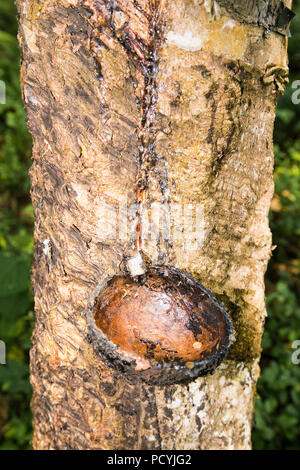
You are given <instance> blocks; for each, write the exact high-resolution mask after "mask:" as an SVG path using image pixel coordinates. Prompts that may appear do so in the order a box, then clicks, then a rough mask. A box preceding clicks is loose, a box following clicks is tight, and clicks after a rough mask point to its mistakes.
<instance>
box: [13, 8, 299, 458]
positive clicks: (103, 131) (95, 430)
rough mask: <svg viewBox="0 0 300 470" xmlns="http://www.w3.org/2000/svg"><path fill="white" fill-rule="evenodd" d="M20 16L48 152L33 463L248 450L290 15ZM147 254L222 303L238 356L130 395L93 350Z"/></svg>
mask: <svg viewBox="0 0 300 470" xmlns="http://www.w3.org/2000/svg"><path fill="white" fill-rule="evenodd" d="M17 4H18V8H19V16H20V28H19V40H20V45H21V50H22V67H21V82H22V87H23V94H24V102H25V106H26V109H27V117H28V125H29V129H30V131H31V133H32V135H33V138H34V147H33V159H34V163H33V166H32V168H31V171H30V175H31V183H32V201H33V204H34V208H35V216H36V223H35V235H34V237H35V260H34V266H33V274H32V279H33V286H34V294H35V310H36V326H35V331H34V334H33V338H32V350H31V382H32V385H33V390H34V395H33V400H32V409H33V412H34V439H33V443H34V447H35V448H36V449H248V448H250V447H251V423H252V414H253V404H254V398H255V384H256V380H257V378H258V375H259V367H258V362H259V357H260V351H261V347H260V342H261V335H262V330H263V323H264V318H265V302H264V273H265V270H266V265H267V261H268V258H269V256H270V254H271V234H270V230H269V227H268V210H269V206H270V201H271V198H272V194H273V179H272V172H273V151H272V132H273V121H274V111H275V105H276V100H277V97H278V94H279V93H280V92H281V91H282V90H283V86H284V83H285V81H286V77H287V54H286V47H287V36H286V33H287V24H288V21H289V19H290V18H291V14H290V12H289V10H288V8H287V7H290V2H285V4H283V3H282V2H276V1H273V2H269V1H265V2H263V1H260V2H244V1H241V2H230V1H228V2H227V1H217V2H213V1H198V0H194V1H192V0H173V1H164V0H160V1H159V0H116V1H109V0H99V1H96V0H86V1H79V0H59V1H54V0H44V1H43V2H41V1H37V0H17ZM155 203H156V204H157V205H158V207H163V208H165V209H166V213H167V218H168V217H169V219H168V220H169V222H168V223H167V224H166V225H165V226H164V227H167V229H168V230H167V232H168V233H167V234H166V233H164V231H163V230H161V225H159V224H157V225H155V223H154V228H153V227H152V235H153V234H154V236H152V237H149V233H147V230H146V229H145V220H146V219H145V217H144V215H145V214H143V213H142V212H143V211H144V212H145V211H146V212H147V211H148V210H150V209H151V208H153V207H154V206H155ZM153 205H154V206H153ZM182 207H184V210H186V211H187V212H186V213H185V218H184V219H183V216H182V213H181V208H182ZM132 208H133V209H132ZM186 208H187V209H186ZM198 209H199V211H200V212H199V213H200V214H201V215H202V216H203V217H202V216H201V217H200V220H201V226H199V225H197V224H196V229H195V230H194V229H193V224H194V225H195V223H196V222H195V220H196V215H197V210H198ZM189 210H191V212H188V211H189ZM188 214H189V215H188ZM195 214H196V215H195ZM189 217H190V218H189ZM186 220H190V223H188V224H186V225H184V221H186ZM197 220H198V219H197ZM141 221H143V225H144V227H141ZM128 224H129V225H128ZM127 226H128V227H127ZM136 247H137V249H138V250H140V253H142V254H143V257H144V260H145V262H146V264H147V263H148V264H151V265H156V266H169V267H174V268H176V269H178V270H181V271H182V272H186V273H188V274H189V275H191V276H193V278H194V279H196V280H197V281H200V282H201V283H202V284H203V285H204V286H205V287H207V288H209V289H211V291H212V292H213V294H214V295H215V296H216V297H217V298H218V300H219V302H223V303H224V306H225V309H226V310H227V312H228V314H229V316H230V318H231V321H232V323H233V327H234V330H235V341H234V343H233V345H232V346H231V348H230V352H229V355H228V356H227V358H226V360H225V361H224V362H223V363H222V364H221V365H220V366H219V367H218V368H217V370H216V371H215V373H214V374H212V375H206V376H204V377H198V378H196V379H194V380H190V381H185V382H183V383H181V382H180V383H176V381H175V383H172V384H167V385H166V384H156V383H151V381H150V382H147V381H144V380H139V379H138V378H137V379H133V380H128V378H127V377H126V373H122V372H120V370H118V369H116V368H115V367H114V365H113V364H112V365H110V364H109V363H108V362H107V361H106V360H105V357H103V354H102V353H101V354H100V352H99V350H98V349H97V347H95V341H96V340H95V338H94V336H93V334H92V333H93V332H92V331H91V326H90V324H89V322H88V315H89V314H90V305H91V304H92V302H93V299H94V298H95V296H96V295H97V294H98V292H99V289H100V286H101V285H102V283H103V282H104V281H105V280H106V279H107V278H109V277H111V276H114V275H116V274H118V273H120V272H122V271H123V270H124V263H125V262H126V259H128V257H129V258H130V257H131V256H134V255H135V253H136V251H135V250H136ZM124 260H125V261H124Z"/></svg>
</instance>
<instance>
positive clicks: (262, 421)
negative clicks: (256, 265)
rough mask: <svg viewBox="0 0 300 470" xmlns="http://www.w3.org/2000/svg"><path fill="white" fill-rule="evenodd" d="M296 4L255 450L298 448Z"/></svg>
mask: <svg viewBox="0 0 300 470" xmlns="http://www.w3.org/2000/svg"><path fill="white" fill-rule="evenodd" d="M299 3H300V2H294V8H293V9H294V11H296V13H297V14H298V16H296V18H295V19H294V20H293V24H292V28H291V29H292V37H291V38H290V40H289V58H290V83H289V86H288V87H287V89H286V92H285V94H284V96H282V97H281V98H280V100H279V104H278V108H277V120H276V123H275V131H274V140H275V197H274V199H273V202H272V206H271V209H272V210H271V213H270V224H271V229H272V233H273V244H274V245H276V246H277V248H276V249H275V250H274V252H273V256H272V259H271V262H270V264H269V269H268V272H267V275H266V288H267V311H268V319H267V321H266V327H265V333H264V336H263V341H262V347H263V355H262V360H261V367H262V374H261V378H260V379H259V382H258V387H257V392H258V396H259V398H258V399H257V401H256V407H255V425H254V429H253V447H254V448H255V449H277V450H278V449H283V450H288V449H297V450H299V449H300V364H299V365H295V364H293V363H292V353H293V352H294V350H293V349H292V343H293V341H295V340H300V305H299V294H300V280H299V273H300V244H299V235H300V165H299V163H300V104H298V105H296V104H293V103H292V99H291V98H292V93H293V92H294V91H295V89H293V88H292V84H293V82H294V80H299V79H300V50H299V43H300V5H299Z"/></svg>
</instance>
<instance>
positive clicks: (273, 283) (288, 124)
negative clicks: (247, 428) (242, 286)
mask: <svg viewBox="0 0 300 470" xmlns="http://www.w3.org/2000/svg"><path fill="white" fill-rule="evenodd" d="M294 5H295V6H294V10H296V11H297V12H298V16H299V17H298V18H296V19H295V20H294V22H293V27H292V32H293V36H292V38H291V40H290V46H289V52H290V68H291V76H290V85H289V86H288V87H287V90H286V93H285V94H284V96H283V97H282V98H281V99H280V102H279V106H278V112H277V122H276V126H275V142H276V145H275V162H276V167H275V184H276V195H275V198H274V200H273V203H272V211H271V216H270V223H271V228H272V232H273V243H274V245H277V249H276V250H275V251H274V253H273V257H272V260H271V263H270V266H269V270H268V273H267V278H266V281H267V282H266V283H267V294H268V296H267V308H268V314H269V316H268V319H267V322H266V330H265V333H264V337H263V348H264V352H263V356H262V362H261V366H262V376H261V379H260V380H259V383H258V395H259V398H258V399H257V402H256V408H255V425H254V430H253V446H254V448H256V449H299V448H300V365H298V366H297V365H294V364H292V361H291V355H292V352H293V350H292V349H291V344H292V342H293V341H294V340H296V339H300V307H299V292H300V281H299V271H300V246H299V235H300V169H299V162H300V132H299V131H300V105H294V104H292V101H291V95H292V93H293V91H294V90H293V88H292V82H293V80H296V79H298V80H299V79H300V49H299V48H298V44H300V7H299V2H296V3H295V2H294ZM18 64H19V52H18V45H17V40H16V11H15V7H14V4H13V1H12V0H0V80H3V81H4V82H5V83H6V95H7V101H6V104H5V105H0V339H1V340H3V341H5V343H6V345H7V364H6V365H5V366H3V365H0V449H28V448H30V439H31V419H32V416H31V413H30V408H29V402H30V397H31V388H30V385H29V379H28V372H29V371H28V362H29V361H28V351H29V347H30V336H31V331H32V326H33V303H32V294H31V291H30V285H29V272H30V268H29V266H30V264H31V257H32V249H33V242H32V227H33V210H32V206H31V204H30V200H29V178H28V167H29V165H30V153H31V139H30V136H29V134H28V132H27V128H26V124H25V113H24V109H23V105H22V102H21V97H20V87H19V65H18Z"/></svg>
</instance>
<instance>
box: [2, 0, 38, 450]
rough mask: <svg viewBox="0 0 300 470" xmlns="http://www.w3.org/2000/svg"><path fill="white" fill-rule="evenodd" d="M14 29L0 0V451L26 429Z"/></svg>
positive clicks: (25, 216) (25, 439)
mask: <svg viewBox="0 0 300 470" xmlns="http://www.w3.org/2000/svg"><path fill="white" fill-rule="evenodd" d="M16 28H17V25H16V9H15V6H14V3H13V1H11V0H9V1H7V0H5V1H2V0H0V80H2V81H3V82H4V83H5V85H6V104H0V339H1V340H2V341H4V342H5V343H6V349H7V364H6V365H0V408H1V411H0V449H27V448H29V447H30V439H31V429H32V426H31V420H32V416H31V412H30V407H29V402H30V397H31V387H30V384H29V380H28V373H29V370H28V362H29V358H28V351H29V347H30V336H31V331H32V324H33V302H32V293H31V289H30V279H29V277H30V264H31V258H32V249H33V241H32V226H33V210H32V206H31V204H30V199H29V179H28V168H29V165H30V154H31V139H30V136H29V134H28V131H27V127H26V122H25V112H24V108H23V104H22V101H21V92H20V85H19V49H18V43H17V39H16V33H17V31H16Z"/></svg>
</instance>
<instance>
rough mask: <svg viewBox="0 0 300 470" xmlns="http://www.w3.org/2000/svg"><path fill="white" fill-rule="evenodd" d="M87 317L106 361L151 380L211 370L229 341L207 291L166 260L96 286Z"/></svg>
mask: <svg viewBox="0 0 300 470" xmlns="http://www.w3.org/2000/svg"><path fill="white" fill-rule="evenodd" d="M92 315H93V317H94V319H95V323H96V325H97V327H98V328H99V330H100V331H97V327H95V325H94V323H93V321H92V318H89V324H90V328H91V330H92V333H93V340H94V341H95V343H96V344H97V346H98V348H99V351H100V352H101V353H102V357H103V358H104V360H106V359H107V361H108V363H109V365H112V366H113V367H115V368H116V369H118V370H122V371H123V372H125V373H126V374H128V376H129V378H132V377H134V378H135V379H138V378H141V379H143V380H145V381H147V382H149V383H152V384H154V383H155V384H160V385H162V384H170V383H175V382H180V381H183V380H192V379H194V378H195V377H198V376H200V375H206V374H208V373H212V372H213V371H214V370H215V368H216V367H217V366H218V365H219V364H220V362H221V361H222V360H223V359H224V357H225V355H226V353H227V350H228V348H229V345H230V343H231V341H232V338H233V334H232V326H231V323H230V321H229V318H228V316H227V314H226V312H225V310H224V308H223V307H222V306H221V305H220V304H219V303H218V302H217V301H216V299H215V298H214V297H213V296H212V294H211V292H210V291H209V290H207V289H205V288H204V287H203V286H202V285H201V284H199V283H198V282H197V281H196V280H195V279H193V278H192V277H191V276H188V275H186V274H184V273H182V272H180V271H179V270H175V269H172V268H169V267H166V266H157V267H154V266H153V267H150V268H148V269H147V271H146V273H145V274H144V275H142V276H137V277H135V278H133V277H131V276H130V275H129V274H127V275H118V276H114V277H113V278H111V279H109V280H108V281H106V282H105V283H104V285H103V286H102V287H101V288H100V292H99V294H98V295H97V297H96V299H95V301H94V305H93V307H92Z"/></svg>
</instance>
